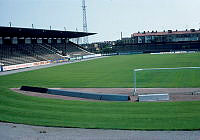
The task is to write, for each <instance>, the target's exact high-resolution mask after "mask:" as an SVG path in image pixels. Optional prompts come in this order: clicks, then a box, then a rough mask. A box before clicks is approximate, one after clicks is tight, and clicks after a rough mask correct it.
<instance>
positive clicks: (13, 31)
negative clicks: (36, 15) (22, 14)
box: [0, 26, 96, 39]
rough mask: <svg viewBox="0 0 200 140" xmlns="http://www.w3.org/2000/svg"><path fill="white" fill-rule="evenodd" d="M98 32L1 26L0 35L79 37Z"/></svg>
mask: <svg viewBox="0 0 200 140" xmlns="http://www.w3.org/2000/svg"><path fill="white" fill-rule="evenodd" d="M94 34H96V33H85V32H72V31H59V30H46V29H33V28H17V27H2V26H0V37H32V38H69V39H70V38H78V37H84V36H89V35H94Z"/></svg>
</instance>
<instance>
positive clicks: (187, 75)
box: [133, 67, 200, 95]
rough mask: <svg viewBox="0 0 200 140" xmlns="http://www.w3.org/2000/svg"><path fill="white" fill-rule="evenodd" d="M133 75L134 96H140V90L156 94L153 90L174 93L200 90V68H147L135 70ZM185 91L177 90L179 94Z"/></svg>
mask: <svg viewBox="0 0 200 140" xmlns="http://www.w3.org/2000/svg"><path fill="white" fill-rule="evenodd" d="M133 73H134V74H133V79H134V80H133V81H134V89H133V95H137V94H139V93H138V91H137V90H138V88H140V89H141V88H148V90H149V91H148V92H154V91H153V90H152V89H153V88H154V89H157V90H158V89H162V88H163V89H168V90H169V91H170V90H171V91H173V92H174V90H176V89H182V90H184V91H186V92H194V91H196V90H199V89H200V67H177V68H145V69H134V70H133ZM175 88H176V89H175ZM186 88H187V89H186ZM184 91H180V90H179V91H178V90H177V92H184ZM159 92H162V91H158V93H159Z"/></svg>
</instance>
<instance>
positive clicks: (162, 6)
mask: <svg viewBox="0 0 200 140" xmlns="http://www.w3.org/2000/svg"><path fill="white" fill-rule="evenodd" d="M81 5H82V0H0V26H9V22H12V26H13V27H25V28H31V27H32V24H33V25H34V28H39V29H49V28H50V26H51V27H52V29H55V30H64V27H65V28H66V29H67V30H69V31H76V28H77V29H78V31H83V28H82V26H83V22H82V21H83V19H82V7H81ZM86 5H87V24H88V32H94V33H97V34H96V35H93V36H90V37H89V42H90V43H91V42H100V41H112V40H118V39H120V37H121V32H122V33H123V37H130V36H131V34H132V33H135V32H138V31H140V32H143V31H152V30H154V31H156V30H157V31H163V30H176V29H177V30H185V29H186V28H187V29H192V28H194V29H199V28H200V16H199V14H200V8H199V6H200V0H86Z"/></svg>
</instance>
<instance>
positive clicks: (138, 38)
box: [89, 29, 200, 53]
mask: <svg viewBox="0 0 200 140" xmlns="http://www.w3.org/2000/svg"><path fill="white" fill-rule="evenodd" d="M105 47H106V48H108V47H109V48H111V49H110V50H112V52H116V53H123V52H133V53H134V52H141V53H154V52H174V51H199V50H200V29H199V30H195V29H190V30H187V29H186V30H185V31H178V30H175V31H172V30H167V31H165V30H164V31H163V32H158V31H151V32H150V31H147V32H145V31H144V32H138V33H133V34H132V35H131V37H127V38H121V39H120V40H117V41H105V42H97V43H93V44H90V47H89V48H97V49H96V50H102V49H103V48H105ZM90 50H92V49H90Z"/></svg>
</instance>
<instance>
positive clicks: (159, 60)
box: [0, 53, 200, 130]
mask: <svg viewBox="0 0 200 140" xmlns="http://www.w3.org/2000/svg"><path fill="white" fill-rule="evenodd" d="M194 66H195V67H200V53H194V54H173V55H147V54H146V55H127V56H113V57H108V58H103V59H96V60H92V61H85V62H80V63H75V64H69V65H62V66H57V67H51V68H45V69H40V70H35V71H28V72H22V73H17V74H12V75H7V76H0V121H6V122H15V123H24V124H31V125H44V126H61V127H80V128H103V129H138V130H198V129H200V123H199V122H200V112H199V108H200V102H199V101H192V102H162V103H130V102H86V101H64V100H57V99H45V98H39V97H29V96H24V95H21V94H18V93H15V92H12V91H11V90H9V88H14V87H20V86H22V85H28V86H39V87H49V88H50V87H60V88H61V87H63V88H64V87H122V88H123V87H133V69H138V68H162V67H169V68H173V67H194ZM199 71H200V70H194V71H189V72H188V71H185V72H183V71H182V72H176V74H174V73H173V74H171V75H170V76H169V75H167V76H168V79H169V81H167V82H165V83H164V84H162V83H160V82H158V81H161V80H162V78H163V77H162V76H157V77H156V73H155V74H152V75H150V76H149V74H147V73H143V74H142V73H141V77H142V76H143V77H144V76H145V75H146V76H145V77H146V79H145V80H144V79H143V78H141V79H138V80H139V83H140V84H141V85H142V86H144V87H200V80H199V79H200V78H199V77H200V72H199ZM187 72H188V73H187ZM186 73H187V74H186ZM152 77H156V78H154V79H153V80H152ZM182 77H184V78H186V79H188V80H189V81H191V82H189V84H188V83H183V82H182V80H183V79H182ZM148 79H149V80H148ZM149 81H151V83H149ZM180 82H182V84H180ZM158 83H159V84H158ZM166 83H168V84H166Z"/></svg>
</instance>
